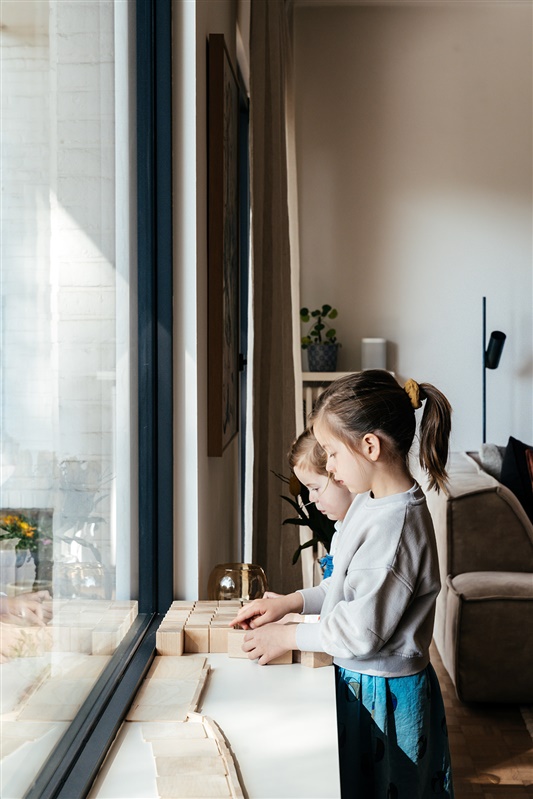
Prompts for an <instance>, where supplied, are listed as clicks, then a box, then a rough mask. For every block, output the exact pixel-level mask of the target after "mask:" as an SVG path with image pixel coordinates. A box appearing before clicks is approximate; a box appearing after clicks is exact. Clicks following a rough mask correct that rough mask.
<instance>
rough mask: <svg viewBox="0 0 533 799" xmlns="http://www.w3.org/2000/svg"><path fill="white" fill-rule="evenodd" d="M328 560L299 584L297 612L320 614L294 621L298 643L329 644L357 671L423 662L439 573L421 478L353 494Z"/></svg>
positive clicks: (391, 670) (409, 670)
mask: <svg viewBox="0 0 533 799" xmlns="http://www.w3.org/2000/svg"><path fill="white" fill-rule="evenodd" d="M334 563H335V567H334V569H333V574H332V576H331V577H330V578H328V580H327V581H324V582H323V583H322V584H321V585H318V586H316V587H315V588H304V589H302V590H301V591H300V593H301V594H302V597H303V602H304V606H303V611H302V612H303V613H312V614H316V613H320V621H319V622H318V623H317V624H299V625H298V628H297V631H296V642H297V645H298V648H299V649H301V650H303V651H312V652H328V653H329V654H330V655H333V659H334V662H335V663H336V664H338V665H339V666H344V668H347V669H350V670H352V671H358V672H361V673H363V674H373V675H379V676H383V677H402V676H406V675H410V674H416V673H417V672H419V671H421V670H422V669H424V668H425V667H426V665H427V664H428V662H429V645H430V643H431V636H432V633H433V620H434V615H435V600H436V597H437V594H438V593H439V590H440V579H439V568H438V559H437V547H436V543H435V533H434V530H433V523H432V521H431V516H430V514H429V511H428V508H427V505H426V498H425V496H424V493H423V491H422V489H421V488H420V486H418V485H417V484H415V485H414V486H413V488H411V489H410V490H409V491H406V492H405V493H402V494H393V495H391V496H388V497H383V498H381V499H375V498H373V497H372V496H371V495H370V493H369V492H367V493H366V494H359V495H357V496H356V497H355V498H354V501H353V502H352V504H351V505H350V508H349V510H348V513H347V514H346V517H345V519H344V521H343V523H342V530H341V532H340V534H339V536H338V543H337V549H336V552H335V559H334ZM324 583H325V584H324Z"/></svg>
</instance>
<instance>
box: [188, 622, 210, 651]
mask: <svg viewBox="0 0 533 799" xmlns="http://www.w3.org/2000/svg"><path fill="white" fill-rule="evenodd" d="M183 648H184V651H185V652H209V627H192V626H189V625H187V626H186V627H185V628H184V630H183Z"/></svg>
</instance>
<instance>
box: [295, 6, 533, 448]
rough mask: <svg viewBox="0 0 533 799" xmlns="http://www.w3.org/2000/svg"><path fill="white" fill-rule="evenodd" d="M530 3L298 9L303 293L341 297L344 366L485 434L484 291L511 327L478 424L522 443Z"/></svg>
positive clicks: (528, 254) (492, 436)
mask: <svg viewBox="0 0 533 799" xmlns="http://www.w3.org/2000/svg"><path fill="white" fill-rule="evenodd" d="M532 9H533V4H532V3H531V2H521V3H520V2H512V0H511V2H501V3H498V2H496V3H491V2H487V3H484V2H476V3H471V2H461V3H454V2H448V3H427V4H425V3H419V4H416V5H415V4H403V3H397V4H395V5H394V6H393V5H380V4H378V3H376V4H375V5H372V6H368V5H365V6H359V7H357V6H352V7H348V6H346V5H343V6H339V5H337V4H335V3H334V2H332V3H331V4H330V5H329V6H327V7H320V5H310V4H308V3H306V2H305V0H302V3H301V4H298V3H297V5H296V9H295V27H294V30H295V85H296V102H297V153H298V177H299V203H300V246H301V261H302V266H301V270H302V275H301V301H302V304H303V305H312V306H313V307H315V305H318V304H321V303H322V302H330V303H331V304H334V305H336V306H337V308H338V310H339V318H338V319H337V320H336V325H335V326H336V328H337V330H338V333H339V335H340V338H341V341H342V342H343V348H342V349H341V351H340V361H339V368H340V369H357V368H359V367H360V340H361V338H362V337H364V336H383V337H385V338H386V339H388V341H389V342H390V344H389V363H388V367H389V368H390V369H394V370H395V371H396V373H397V375H398V378H399V379H401V380H402V379H406V378H407V377H414V378H415V379H417V380H420V381H428V382H433V383H434V384H435V385H437V386H438V387H439V388H441V389H442V390H443V391H444V392H445V393H446V394H447V395H448V397H449V399H450V401H451V403H452V405H453V407H454V431H453V439H452V446H453V448H454V449H474V450H475V449H478V448H479V445H480V443H481V420H482V411H481V408H482V405H481V396H482V395H481V386H482V368H481V357H482V346H481V319H482V317H481V308H482V296H483V295H486V297H487V327H488V331H489V332H490V330H492V329H500V330H503V331H505V332H506V333H507V336H508V339H507V342H506V345H505V349H504V353H503V356H502V360H501V364H500V367H499V369H498V370H497V371H489V372H487V384H488V388H487V440H488V441H495V442H497V443H499V444H505V443H506V442H507V439H508V436H509V435H514V436H516V437H517V438H520V439H522V440H524V441H526V442H529V443H531V442H533V420H532V407H533V327H532V305H533V287H532V271H533V268H532V174H533V173H532V149H533V145H532V142H533V137H532V73H533V69H532V66H533V64H532V51H533V47H532V36H533V25H532Z"/></svg>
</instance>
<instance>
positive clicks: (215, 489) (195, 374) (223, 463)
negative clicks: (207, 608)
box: [173, 0, 241, 598]
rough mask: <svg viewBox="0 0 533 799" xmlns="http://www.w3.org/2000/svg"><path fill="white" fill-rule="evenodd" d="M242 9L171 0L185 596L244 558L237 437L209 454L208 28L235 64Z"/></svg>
mask: <svg viewBox="0 0 533 799" xmlns="http://www.w3.org/2000/svg"><path fill="white" fill-rule="evenodd" d="M236 12H237V2H236V0H199V2H196V3H181V2H180V3H178V2H174V5H173V15H174V22H173V28H174V30H173V33H174V43H175V44H174V53H175V63H174V67H173V70H174V78H175V85H174V100H173V103H174V111H173V121H174V134H173V135H174V186H175V206H174V219H175V245H174V246H175V264H176V273H175V297H176V299H175V303H176V306H175V320H176V321H175V372H176V378H175V408H176V417H175V419H176V424H175V427H176V430H175V448H176V470H175V524H176V532H175V542H176V555H175V575H176V577H175V595H176V596H179V597H185V598H196V597H200V598H205V597H206V595H207V594H206V591H207V579H208V576H209V573H210V571H211V569H212V567H213V566H214V565H215V564H217V563H222V562H227V561H234V560H236V561H238V560H240V559H241V556H240V528H239V519H240V509H239V497H238V490H237V486H238V442H237V439H234V440H233V441H232V442H231V443H230V445H229V446H228V447H227V449H226V450H225V452H224V454H223V456H222V457H221V458H208V457H207V144H206V142H207V114H206V106H207V74H206V66H207V64H206V53H207V40H208V36H209V34H210V33H223V34H224V35H225V40H226V46H227V47H228V50H229V53H230V56H231V58H232V60H233V63H234V64H235V63H236V61H235V59H236ZM193 87H194V88H193ZM185 419H187V420H188V421H187V424H186V423H185Z"/></svg>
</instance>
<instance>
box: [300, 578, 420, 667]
mask: <svg viewBox="0 0 533 799" xmlns="http://www.w3.org/2000/svg"><path fill="white" fill-rule="evenodd" d="M353 576H354V575H352V577H353ZM356 584H357V592H356V595H355V597H354V599H352V600H351V601H346V600H342V601H340V602H338V603H337V604H336V605H335V606H334V608H333V609H332V610H331V611H330V612H329V613H326V615H322V616H321V617H320V621H319V622H318V624H299V625H298V629H297V630H296V643H297V645H298V649H301V650H303V651H306V652H328V654H330V655H333V657H339V658H353V657H359V658H365V657H371V656H373V655H375V654H376V653H377V652H379V650H380V649H382V647H383V646H384V645H385V643H386V642H387V641H388V639H389V638H390V636H391V635H392V634H393V632H394V630H395V629H396V626H397V624H398V621H399V619H400V618H401V616H402V614H403V613H404V612H405V609H406V607H407V605H408V604H409V602H410V599H411V596H412V592H411V590H410V588H409V586H407V585H406V584H405V582H404V581H403V580H401V579H398V576H397V575H395V574H394V572H392V571H390V570H387V569H383V570H381V569H377V570H372V569H371V570H369V571H368V572H366V573H364V574H361V573H358V574H357V579H356ZM309 590H312V589H309ZM384 597H386V600H385V601H384ZM304 603H305V600H304ZM308 612H310V611H308Z"/></svg>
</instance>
